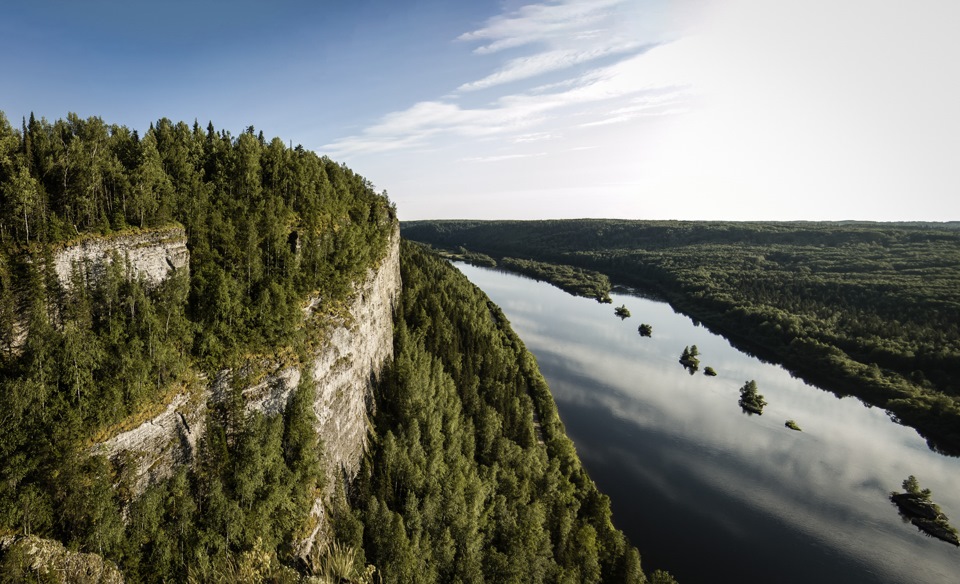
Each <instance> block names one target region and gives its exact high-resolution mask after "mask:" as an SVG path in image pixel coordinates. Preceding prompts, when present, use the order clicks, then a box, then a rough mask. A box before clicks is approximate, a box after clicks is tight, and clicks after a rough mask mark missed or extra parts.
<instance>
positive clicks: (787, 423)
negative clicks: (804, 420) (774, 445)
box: [783, 420, 803, 432]
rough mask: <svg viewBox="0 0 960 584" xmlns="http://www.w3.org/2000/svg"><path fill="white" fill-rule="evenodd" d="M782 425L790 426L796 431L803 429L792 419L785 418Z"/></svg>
mask: <svg viewBox="0 0 960 584" xmlns="http://www.w3.org/2000/svg"><path fill="white" fill-rule="evenodd" d="M783 425H784V426H786V427H787V428H790V429H791V430H796V431H797V432H802V431H803V430H801V429H800V426H798V425H797V423H796V422H794V421H793V420H787V421H786V422H784V424H783Z"/></svg>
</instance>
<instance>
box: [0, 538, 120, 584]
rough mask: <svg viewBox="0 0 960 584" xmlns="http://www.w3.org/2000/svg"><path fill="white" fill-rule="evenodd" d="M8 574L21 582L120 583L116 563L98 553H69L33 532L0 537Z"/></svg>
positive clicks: (56, 543) (59, 545) (61, 545)
mask: <svg viewBox="0 0 960 584" xmlns="http://www.w3.org/2000/svg"><path fill="white" fill-rule="evenodd" d="M0 551H2V552H3V554H4V556H5V557H4V564H5V565H6V567H7V570H6V573H7V575H8V576H10V575H12V574H13V573H14V572H15V571H20V572H21V575H22V576H23V578H22V579H23V580H24V581H29V582H64V583H68V582H69V583H70V584H123V575H122V574H121V573H120V570H119V569H117V565H116V564H114V563H113V562H111V561H109V560H105V559H103V558H102V557H100V556H98V555H97V554H88V553H80V552H72V551H70V550H68V549H67V548H65V547H64V546H63V544H62V543H60V542H57V541H53V540H50V539H42V538H39V537H36V536H33V535H24V536H16V537H14V536H7V537H2V538H0Z"/></svg>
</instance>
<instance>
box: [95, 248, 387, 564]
mask: <svg viewBox="0 0 960 584" xmlns="http://www.w3.org/2000/svg"><path fill="white" fill-rule="evenodd" d="M400 285H401V283H400V238H399V233H397V232H395V233H394V235H393V237H392V239H391V241H390V244H389V247H388V251H387V254H386V256H385V257H384V259H383V260H382V261H381V262H380V264H379V265H378V266H376V267H375V268H372V269H370V270H368V272H367V274H366V277H365V278H364V279H363V280H362V281H361V282H359V283H358V284H357V286H356V288H355V289H354V292H353V294H352V296H351V298H350V302H349V305H348V307H347V310H346V311H344V312H343V313H342V315H341V316H338V317H329V316H321V315H316V314H314V311H315V309H316V308H317V307H318V306H320V303H319V302H318V301H317V299H312V300H310V301H308V302H307V304H306V308H305V310H304V312H305V318H307V319H311V318H319V319H321V320H322V321H323V325H324V326H322V327H318V329H319V330H322V331H323V340H322V342H318V343H317V344H316V349H315V350H314V352H313V354H312V356H311V358H310V359H309V360H308V361H307V362H306V363H303V364H299V363H297V364H284V363H271V362H269V361H267V360H266V359H262V360H260V361H259V362H256V363H251V364H250V366H249V367H248V368H247V369H246V370H241V371H238V372H234V371H230V370H225V371H221V372H220V373H219V374H217V375H216V376H214V378H213V379H212V380H211V381H209V382H208V381H206V380H201V381H200V382H199V383H197V384H195V387H194V388H193V389H191V390H188V391H184V392H182V393H178V394H177V395H176V396H174V397H173V399H172V400H171V401H170V403H169V404H168V405H167V407H166V409H165V410H164V411H163V412H162V413H160V414H159V415H157V416H155V417H153V418H152V419H150V420H148V421H147V422H144V423H143V424H141V425H139V426H138V427H136V428H134V429H132V430H129V431H126V432H123V433H121V434H119V435H117V436H115V437H113V438H111V439H110V440H108V441H105V442H103V443H100V444H98V445H96V446H94V448H93V449H92V452H93V453H95V454H102V455H105V456H107V457H109V458H110V459H111V460H114V461H116V462H117V463H118V464H120V465H125V466H126V468H127V470H128V471H129V476H132V477H133V480H132V482H133V485H132V487H133V488H132V492H133V495H134V496H137V495H139V494H140V493H142V492H143V491H144V490H145V489H146V488H147V487H148V486H149V485H151V484H154V483H156V482H158V481H161V480H164V479H166V478H169V477H170V476H172V475H173V473H174V472H175V471H176V469H177V468H178V467H179V466H181V465H184V464H190V463H191V462H192V461H193V459H194V456H195V452H196V444H197V440H198V439H199V437H200V436H201V435H202V433H203V429H204V420H205V417H206V410H207V404H208V403H215V402H216V401H218V400H222V399H224V397H225V396H226V395H227V392H228V391H230V390H231V388H234V389H237V388H236V386H237V385H238V384H239V385H241V387H240V388H239V389H240V391H241V392H242V394H243V397H244V405H245V409H246V411H247V413H248V414H252V413H253V412H261V413H263V414H266V415H273V414H278V413H280V412H282V411H284V409H285V408H286V406H287V403H288V402H289V399H290V396H291V395H293V392H295V391H296V390H297V388H298V386H299V384H300V381H301V379H302V378H303V375H304V371H303V369H302V368H303V367H309V368H310V374H311V377H312V379H313V381H314V384H315V389H316V391H315V395H316V397H315V402H314V412H315V413H316V417H317V433H318V434H319V436H320V438H321V440H322V441H323V451H324V458H323V460H324V464H325V473H326V479H327V480H326V485H327V492H326V493H325V495H324V497H323V498H321V499H318V500H317V501H316V502H315V504H314V506H313V509H312V513H313V515H314V516H315V518H316V522H315V527H314V529H313V532H312V533H311V534H310V537H309V538H307V539H305V540H304V542H303V543H302V546H301V551H302V552H303V553H304V554H306V553H308V552H309V550H310V547H311V546H312V542H313V541H314V540H315V539H316V538H317V536H318V534H319V533H321V532H322V531H323V530H324V529H325V526H326V521H325V511H324V502H325V501H327V500H329V498H330V496H332V494H333V492H334V490H335V488H336V485H337V484H338V483H339V484H341V485H344V484H347V483H349V482H350V481H352V480H353V478H355V477H356V475H357V472H358V471H359V469H360V462H361V459H362V457H363V453H364V451H365V449H366V441H367V428H368V425H367V419H368V418H367V412H368V409H369V408H370V407H371V404H372V388H373V383H374V382H375V380H376V379H377V378H378V377H379V375H380V372H381V369H382V368H383V366H384V364H385V363H387V362H388V361H390V360H391V359H392V358H393V305H394V302H395V301H396V299H397V297H398V294H399V292H400ZM330 319H333V320H330ZM253 369H256V370H257V371H259V372H260V373H259V374H257V375H254V374H253V373H252V370H253ZM251 377H252V378H255V379H256V381H253V382H250V381H247V380H248V379H250V378H251ZM130 465H132V467H131V466H130Z"/></svg>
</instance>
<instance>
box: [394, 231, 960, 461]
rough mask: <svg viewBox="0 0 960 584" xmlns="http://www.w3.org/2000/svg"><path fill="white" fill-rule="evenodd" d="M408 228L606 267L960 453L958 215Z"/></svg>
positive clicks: (414, 235)
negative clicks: (941, 219) (918, 219)
mask: <svg viewBox="0 0 960 584" xmlns="http://www.w3.org/2000/svg"><path fill="white" fill-rule="evenodd" d="M403 233H404V235H405V236H406V237H408V238H410V239H413V240H416V241H421V242H426V243H430V244H432V245H435V246H446V245H449V244H450V242H454V241H455V242H456V244H457V245H462V246H464V247H466V248H468V249H470V250H471V251H476V252H482V253H486V254H490V255H491V256H494V257H502V256H518V255H522V256H523V257H528V258H531V259H533V260H536V261H539V262H549V263H556V264H565V265H570V266H576V267H580V268H585V269H592V270H597V271H600V272H602V273H604V274H606V275H607V276H609V277H610V278H611V279H613V280H614V281H616V282H618V283H621V284H626V285H630V286H634V287H636V288H638V289H641V290H643V291H645V292H647V293H651V294H656V295H658V296H660V297H662V298H664V299H666V300H668V301H669V302H671V304H673V306H674V307H675V308H676V309H677V310H680V311H682V312H684V313H686V314H689V315H690V316H692V317H694V318H696V319H697V320H698V321H700V322H703V323H704V324H706V325H707V326H709V327H710V328H712V329H714V330H716V331H717V332H720V333H722V334H724V335H725V336H727V337H728V338H730V339H731V341H733V342H734V343H736V344H737V345H738V346H740V347H741V348H743V349H746V350H748V351H750V352H753V353H756V354H758V355H759V356H761V357H763V358H765V359H769V360H775V361H779V362H781V363H783V364H785V365H786V366H787V367H788V368H790V369H791V370H792V371H794V372H795V373H797V374H800V375H802V376H803V377H804V378H806V379H807V380H809V381H811V382H813V383H817V384H819V385H821V386H823V387H825V388H827V389H830V390H832V391H834V392H836V393H837V394H839V395H849V394H852V395H856V396H858V397H860V398H861V399H862V400H864V401H865V402H867V403H869V404H872V405H877V406H880V407H883V408H886V409H888V410H889V411H891V412H892V413H893V414H894V415H895V416H896V417H897V419H898V420H899V421H901V422H903V423H905V424H909V425H911V426H913V427H915V428H917V429H918V430H919V431H920V432H921V434H923V435H924V436H925V437H926V438H927V440H928V443H929V444H930V446H931V447H932V448H936V449H938V450H943V451H946V452H950V453H954V454H956V453H960V231H958V230H957V228H956V224H955V223H952V224H934V223H852V222H843V223H773V222H766V223H733V222H690V221H618V220H566V221H531V222H520V221H492V222H482V221H423V222H413V223H405V224H404V225H403Z"/></svg>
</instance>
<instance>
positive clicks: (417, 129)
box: [324, 45, 685, 156]
mask: <svg viewBox="0 0 960 584" xmlns="http://www.w3.org/2000/svg"><path fill="white" fill-rule="evenodd" d="M669 49H670V45H663V46H661V47H656V48H654V49H651V50H650V51H649V52H647V53H643V54H638V55H633V56H631V57H628V58H624V59H622V60H620V61H617V62H615V63H613V64H611V65H607V66H605V67H600V68H596V69H592V70H590V71H588V72H586V73H583V74H581V75H580V76H578V77H575V78H572V79H571V80H570V81H569V82H568V83H566V84H564V85H563V87H561V88H559V91H552V92H541V91H534V92H521V93H515V94H507V95H503V96H501V97H500V98H498V99H496V100H495V101H494V102H492V103H491V104H490V105H489V106H487V107H479V108H467V107H461V106H460V105H458V104H455V103H447V102H440V101H425V102H420V103H417V104H415V105H413V106H412V107H410V108H408V109H406V110H403V111H398V112H393V113H390V114H387V115H386V116H384V117H383V118H382V119H381V120H380V121H379V122H378V123H376V124H374V125H372V126H370V127H368V128H366V129H365V130H363V132H362V133H361V134H360V135H357V136H351V137H348V138H345V139H342V140H338V141H336V142H333V143H331V144H327V145H326V146H324V148H325V149H326V150H329V151H331V152H333V153H334V154H336V155H338V156H349V155H352V154H360V153H369V152H383V151H386V150H394V149H400V148H407V147H410V146H416V145H422V144H425V143H426V142H427V141H428V140H430V139H433V138H436V137H438V136H441V135H453V136H459V137H483V136H493V135H503V134H508V133H511V132H524V133H525V134H526V135H528V136H529V135H536V134H537V132H531V131H530V130H531V128H533V127H535V126H537V125H538V124H540V123H542V122H544V121H545V120H548V119H551V118H552V117H555V116H558V115H560V112H563V111H565V110H568V109H570V108H575V107H580V106H587V105H591V104H600V103H610V102H614V103H613V107H610V106H608V107H604V108H598V109H596V110H593V111H586V112H584V111H581V112H579V117H580V118H581V119H580V120H579V121H578V122H576V123H574V122H570V125H579V126H582V125H584V124H589V123H591V122H594V121H601V120H606V119H608V118H610V117H612V116H624V115H628V114H633V113H637V112H640V111H642V110H643V109H644V108H646V109H649V108H650V107H652V104H656V103H658V102H659V101H660V100H663V99H665V98H663V97H662V95H664V94H670V95H671V96H672V99H674V100H675V101H679V100H682V98H683V96H684V95H685V90H684V88H683V87H682V86H680V85H678V81H677V79H676V78H675V77H674V76H673V75H672V74H671V73H670V68H669V66H668V63H664V62H662V61H663V59H662V58H661V57H663V56H664V55H666V54H667V53H669ZM631 99H634V100H635V101H630V100H631ZM584 115H589V116H592V118H593V119H588V120H584V119H582V117H583V116H584ZM541 133H549V132H541ZM516 141H522V139H521V140H516Z"/></svg>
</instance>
